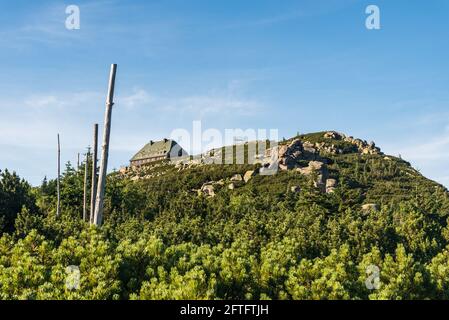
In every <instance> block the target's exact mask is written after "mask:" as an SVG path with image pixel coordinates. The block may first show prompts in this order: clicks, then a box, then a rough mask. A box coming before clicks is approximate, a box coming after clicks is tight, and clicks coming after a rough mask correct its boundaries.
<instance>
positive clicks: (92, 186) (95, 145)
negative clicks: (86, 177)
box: [89, 123, 98, 224]
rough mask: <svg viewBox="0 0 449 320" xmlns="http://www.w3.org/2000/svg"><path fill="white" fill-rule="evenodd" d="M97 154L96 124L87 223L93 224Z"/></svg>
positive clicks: (96, 126) (95, 127) (96, 125)
mask: <svg viewBox="0 0 449 320" xmlns="http://www.w3.org/2000/svg"><path fill="white" fill-rule="evenodd" d="M97 154H98V123H96V124H94V142H93V153H92V183H91V193H90V217H89V222H90V223H91V224H92V223H94V213H95V196H96V194H97Z"/></svg>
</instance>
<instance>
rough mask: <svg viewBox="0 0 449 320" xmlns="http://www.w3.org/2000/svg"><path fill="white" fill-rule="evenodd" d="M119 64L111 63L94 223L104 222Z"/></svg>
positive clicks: (97, 224)
mask: <svg viewBox="0 0 449 320" xmlns="http://www.w3.org/2000/svg"><path fill="white" fill-rule="evenodd" d="M116 70H117V65H116V64H112V65H111V72H110V74H109V89H108V96H107V99H106V112H105V117H104V131H103V145H102V150H101V161H100V173H99V177H98V188H97V198H96V200H95V213H94V224H95V225H96V226H100V225H101V224H102V222H103V205H104V191H105V186H106V172H107V168H108V155H109V137H110V134H111V116H112V106H113V105H114V102H113V98H114V85H115V73H116Z"/></svg>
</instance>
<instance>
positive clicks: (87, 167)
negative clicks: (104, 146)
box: [83, 147, 90, 221]
mask: <svg viewBox="0 0 449 320" xmlns="http://www.w3.org/2000/svg"><path fill="white" fill-rule="evenodd" d="M89 155H90V147H89V148H87V153H86V162H85V163H84V195H83V221H86V220H87V176H88V174H89Z"/></svg>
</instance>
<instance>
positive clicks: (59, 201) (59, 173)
mask: <svg viewBox="0 0 449 320" xmlns="http://www.w3.org/2000/svg"><path fill="white" fill-rule="evenodd" d="M60 177H61V144H60V142H59V133H58V177H57V178H56V193H57V203H56V216H59V214H60V211H61V191H60V185H59V183H60V182H59V180H60Z"/></svg>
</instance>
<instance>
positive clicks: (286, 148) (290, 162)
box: [278, 139, 304, 170]
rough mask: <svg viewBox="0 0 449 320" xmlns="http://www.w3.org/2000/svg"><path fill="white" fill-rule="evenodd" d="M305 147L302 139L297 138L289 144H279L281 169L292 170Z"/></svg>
mask: <svg viewBox="0 0 449 320" xmlns="http://www.w3.org/2000/svg"><path fill="white" fill-rule="evenodd" d="M303 151H304V148H303V145H302V142H301V140H299V139H295V140H293V141H292V142H291V143H290V144H289V145H282V146H279V150H278V159H279V169H281V170H291V169H293V168H294V167H295V166H296V164H297V162H298V160H299V159H300V157H301V155H302V154H303Z"/></svg>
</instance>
